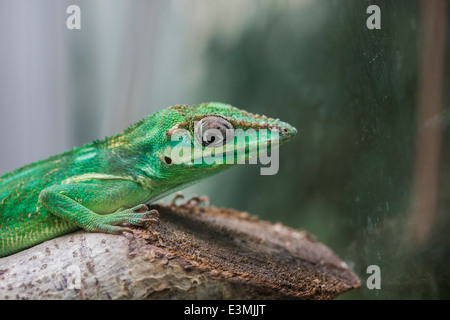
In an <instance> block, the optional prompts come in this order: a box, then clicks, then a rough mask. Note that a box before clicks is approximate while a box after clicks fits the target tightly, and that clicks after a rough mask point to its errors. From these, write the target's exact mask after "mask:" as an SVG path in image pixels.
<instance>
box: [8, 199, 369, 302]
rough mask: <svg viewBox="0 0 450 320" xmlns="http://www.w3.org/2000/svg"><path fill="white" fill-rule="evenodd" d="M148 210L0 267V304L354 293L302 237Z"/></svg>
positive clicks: (242, 222) (182, 211)
mask: <svg viewBox="0 0 450 320" xmlns="http://www.w3.org/2000/svg"><path fill="white" fill-rule="evenodd" d="M152 208H154V209H157V210H158V211H159V213H160V218H159V220H160V223H159V224H157V225H155V224H152V225H149V226H145V227H142V228H138V227H136V228H133V233H132V234H124V235H107V234H101V233H86V232H84V231H79V232H76V233H73V234H70V235H66V236H63V237H60V238H57V239H53V240H50V241H46V242H45V243H42V244H40V245H38V246H35V247H33V248H30V249H28V250H25V251H22V252H19V253H17V254H15V255H12V256H9V257H5V258H2V259H0V298H3V299H22V298H28V299H334V298H336V297H337V296H338V295H340V294H342V293H344V292H346V291H348V290H350V289H353V288H357V287H359V286H360V281H359V279H358V277H357V276H356V275H355V274H354V273H353V272H352V271H351V270H350V269H349V268H348V267H347V265H346V264H345V263H344V262H342V261H341V260H340V259H339V258H338V257H337V256H336V255H335V254H334V253H333V252H332V251H331V250H330V249H328V248H327V247H326V246H324V245H323V244H321V243H318V242H316V241H315V240H314V239H313V237H311V236H310V235H309V234H308V233H306V232H305V231H298V230H293V229H291V228H288V227H285V226H283V225H281V224H271V223H268V222H266V221H261V220H259V219H258V218H256V217H255V216H252V215H250V214H248V213H243V212H238V211H235V210H232V209H218V208H214V207H197V206H187V205H185V206H163V205H155V206H153V207H152Z"/></svg>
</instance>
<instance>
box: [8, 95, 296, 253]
mask: <svg viewBox="0 0 450 320" xmlns="http://www.w3.org/2000/svg"><path fill="white" fill-rule="evenodd" d="M210 129H211V130H212V132H213V134H210V133H208V130H210ZM238 129H242V130H249V129H256V130H260V129H267V130H266V131H267V132H268V133H277V134H278V135H279V140H278V141H279V144H282V143H284V142H286V141H288V140H290V139H291V138H292V137H293V136H294V135H295V133H296V129H295V128H294V127H292V126H290V125H289V124H287V123H285V122H281V121H279V120H278V119H271V118H268V117H265V116H259V115H254V114H251V113H249V112H246V111H243V110H239V109H237V108H234V107H232V106H230V105H226V104H221V103H204V104H200V105H197V106H193V107H188V106H185V105H179V106H173V107H170V108H167V109H164V110H161V111H159V112H157V113H155V114H153V115H151V116H149V117H148V118H145V119H143V120H141V121H139V122H137V123H135V124H133V125H131V126H130V127H129V128H127V129H126V130H125V131H124V132H123V133H121V134H117V135H114V136H112V137H109V138H106V139H104V140H101V141H95V142H93V143H90V144H87V145H84V146H82V147H79V148H75V149H73V150H71V151H67V152H64V153H62V154H59V155H56V156H52V157H50V158H48V159H46V160H43V161H38V162H35V163H33V164H30V165H28V166H25V167H22V168H20V169H17V170H14V171H12V172H9V173H6V174H4V175H3V176H1V177H0V257H4V256H7V255H10V254H13V253H15V252H18V251H21V250H23V249H26V248H28V247H31V246H34V245H36V244H38V243H41V242H43V241H46V240H49V239H52V238H55V237H58V236H61V235H63V234H67V233H70V232H73V231H75V230H77V229H80V228H81V229H84V230H87V231H92V232H105V233H122V232H123V231H129V229H127V228H126V227H124V226H120V224H123V223H127V224H130V225H138V224H142V223H143V222H146V221H154V220H155V219H156V218H157V212H156V211H155V210H149V209H148V207H147V206H146V204H148V203H150V202H152V201H155V200H157V199H160V198H162V197H164V196H166V195H168V194H170V193H172V192H175V191H178V190H181V189H183V188H185V187H187V186H189V185H192V184H194V183H196V182H198V181H200V180H202V179H204V178H206V177H209V176H211V175H213V174H215V173H218V172H220V171H222V170H224V169H226V168H228V167H230V166H232V165H233V164H229V163H225V161H223V162H222V163H221V162H220V161H216V162H212V163H211V161H209V162H208V161H197V160H198V159H197V158H196V157H198V153H195V152H194V153H188V152H186V153H180V152H179V150H177V149H176V148H177V147H179V146H180V145H182V146H188V147H192V148H195V149H196V150H202V151H209V153H207V154H210V155H212V153H211V149H214V155H215V157H216V159H217V156H218V155H223V156H225V154H226V152H228V151H224V150H225V146H226V145H227V144H230V143H236V139H234V137H233V136H229V135H228V132H233V131H232V130H236V132H237V131H238ZM242 130H241V131H242ZM261 131H262V130H261ZM214 132H216V133H214ZM217 132H218V134H217ZM175 133H178V135H177V138H176V139H173V137H174V136H175ZM220 133H222V134H220ZM265 138H266V139H265V140H264V139H263V136H262V135H261V134H259V135H257V137H256V140H255V139H253V141H249V142H248V144H246V146H245V151H246V153H245V156H246V157H248V156H250V154H249V148H250V147H251V146H252V145H255V144H256V143H258V142H259V143H260V145H261V142H264V144H265V145H266V146H269V145H270V144H271V143H272V142H273V139H272V138H270V137H265ZM250 140H252V139H250ZM208 148H209V149H208ZM185 150H186V149H185ZM257 150H262V149H257ZM174 151H177V152H174ZM258 152H259V151H258ZM180 154H181V155H180ZM174 155H177V157H178V158H179V159H174ZM233 155H236V154H233ZM180 159H181V160H183V161H180ZM175 160H177V161H175Z"/></svg>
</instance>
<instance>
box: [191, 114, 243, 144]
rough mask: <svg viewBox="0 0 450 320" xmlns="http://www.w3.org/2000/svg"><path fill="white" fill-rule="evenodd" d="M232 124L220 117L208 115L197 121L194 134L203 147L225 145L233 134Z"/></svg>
mask: <svg viewBox="0 0 450 320" xmlns="http://www.w3.org/2000/svg"><path fill="white" fill-rule="evenodd" d="M232 129H234V128H233V125H232V124H231V123H229V122H228V121H227V120H225V119H224V118H221V117H215V116H209V117H205V118H203V119H202V120H200V121H199V122H197V124H196V126H195V130H194V135H195V137H196V139H197V141H198V142H199V143H201V144H202V146H204V147H211V148H215V147H220V146H223V145H225V144H226V143H227V142H228V141H229V140H230V139H231V138H232V137H233V136H232V135H231V131H230V130H232Z"/></svg>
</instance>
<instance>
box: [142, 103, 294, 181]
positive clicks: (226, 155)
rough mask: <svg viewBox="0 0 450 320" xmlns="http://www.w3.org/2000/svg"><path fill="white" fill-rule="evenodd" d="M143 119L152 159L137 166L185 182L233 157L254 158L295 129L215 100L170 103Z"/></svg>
mask: <svg viewBox="0 0 450 320" xmlns="http://www.w3.org/2000/svg"><path fill="white" fill-rule="evenodd" d="M148 120H149V121H148V127H147V133H148V130H150V134H147V136H150V137H151V141H149V142H148V143H149V144H150V145H151V146H152V147H151V152H150V153H149V154H150V156H151V157H152V159H150V161H148V162H147V164H145V165H146V166H147V167H146V168H143V169H144V171H146V172H147V173H148V175H149V176H150V177H151V179H153V180H154V181H157V182H158V183H159V184H161V183H168V184H169V183H170V184H172V185H178V184H183V185H184V186H186V185H187V184H193V183H195V182H197V181H199V180H201V179H203V178H206V177H208V176H210V175H212V174H214V173H217V172H220V171H222V170H224V169H226V168H228V167H230V166H232V165H234V164H237V163H245V162H250V163H257V159H258V157H259V156H262V155H263V154H266V155H267V152H268V153H270V154H271V155H273V154H274V150H275V149H276V148H277V147H278V146H279V145H281V144H283V143H285V142H287V141H289V140H290V139H292V138H293V137H294V136H295V134H296V132H297V130H296V129H295V128H294V127H293V126H291V125H289V124H288V123H286V122H282V121H280V120H279V119H272V118H269V117H266V116H263V115H258V114H252V113H249V112H247V111H244V110H240V109H238V108H235V107H232V106H230V105H227V104H222V103H215V102H214V103H203V104H200V105H196V106H192V107H189V106H186V105H179V106H173V107H170V108H168V109H165V110H162V111H159V112H158V113H156V114H154V115H153V116H151V117H150V118H148ZM277 155H278V153H277ZM266 162H267V158H266ZM265 164H267V163H265Z"/></svg>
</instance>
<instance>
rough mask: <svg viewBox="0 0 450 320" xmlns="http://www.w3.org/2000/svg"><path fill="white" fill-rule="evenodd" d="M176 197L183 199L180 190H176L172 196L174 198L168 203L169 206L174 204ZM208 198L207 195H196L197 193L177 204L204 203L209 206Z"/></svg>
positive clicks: (190, 205) (192, 204) (193, 204)
mask: <svg viewBox="0 0 450 320" xmlns="http://www.w3.org/2000/svg"><path fill="white" fill-rule="evenodd" d="M178 199H184V195H183V194H182V193H181V192H177V193H176V194H175V196H174V198H173V199H172V201H171V202H170V203H169V205H170V206H176V205H177V204H176V201H177V200H178ZM209 203H210V201H209V198H208V196H198V195H193V196H192V197H191V198H190V199H188V200H186V201H184V202H183V203H181V204H179V206H187V207H192V206H196V205H204V206H209Z"/></svg>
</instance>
